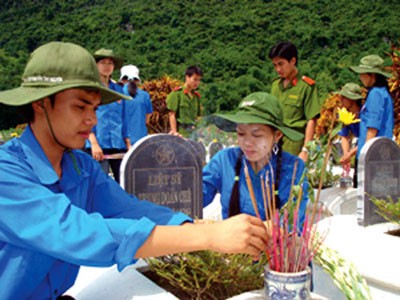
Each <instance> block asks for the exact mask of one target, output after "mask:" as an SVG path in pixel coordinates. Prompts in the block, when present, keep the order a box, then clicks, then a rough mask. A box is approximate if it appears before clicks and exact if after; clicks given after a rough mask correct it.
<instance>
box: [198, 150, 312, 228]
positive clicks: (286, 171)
mask: <svg viewBox="0 0 400 300" xmlns="http://www.w3.org/2000/svg"><path fill="white" fill-rule="evenodd" d="M238 155H239V148H238V147H236V148H225V149H223V150H221V151H219V152H218V153H217V154H215V156H214V157H213V158H212V159H211V160H210V162H209V163H208V164H207V165H206V166H205V167H204V168H203V206H207V205H208V204H210V203H211V202H212V201H213V199H214V197H215V194H216V193H220V194H221V205H222V217H223V219H226V218H227V217H228V215H229V201H230V197H231V193H232V188H233V184H234V178H235V166H236V162H237V159H238ZM296 160H297V161H298V166H297V172H296V176H295V184H297V183H298V182H299V181H300V178H301V176H302V174H303V171H304V168H305V165H304V162H303V161H302V160H301V159H299V158H298V157H296V156H293V155H291V154H289V153H287V152H283V153H282V164H281V167H282V169H281V175H280V182H279V189H278V192H279V196H280V200H281V203H280V207H282V206H283V205H284V204H285V203H287V201H288V199H289V194H290V188H291V182H292V176H293V171H294V162H295V161H296ZM246 163H247V165H248V169H249V174H250V178H251V181H252V184H253V189H254V194H255V197H256V199H257V208H258V211H259V212H260V215H261V217H262V218H263V219H265V210H264V201H263V195H262V188H261V182H260V176H262V177H263V178H265V176H266V172H267V171H269V173H270V174H271V168H270V166H269V164H267V165H266V166H265V167H264V168H263V169H262V170H261V171H260V172H259V173H258V174H255V173H254V171H253V169H252V168H251V167H250V163H249V162H248V161H246ZM276 163H277V156H276V155H274V156H272V158H271V165H272V167H273V169H274V170H273V172H274V174H276ZM307 186H308V183H307V181H306V180H305V187H306V189H305V190H304V192H303V198H302V201H301V203H300V208H299V220H300V224H302V223H303V221H304V218H305V211H306V206H307V202H308V193H307ZM239 194H240V203H239V204H240V211H241V212H242V213H246V214H249V215H253V216H255V211H254V208H253V205H252V202H251V198H250V193H249V190H248V188H247V184H246V178H245V172H244V162H243V163H242V169H241V172H240V177H239Z"/></svg>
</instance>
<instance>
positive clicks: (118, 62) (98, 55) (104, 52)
mask: <svg viewBox="0 0 400 300" xmlns="http://www.w3.org/2000/svg"><path fill="white" fill-rule="evenodd" d="M93 56H94V59H95V60H96V62H98V61H99V60H102V59H103V58H111V59H112V60H113V61H114V69H115V70H119V69H121V67H122V65H123V63H124V59H123V58H122V57H120V56H117V55H116V54H114V51H112V50H111V49H104V48H101V49H99V50H97V51H96V52H95V53H94V55H93Z"/></svg>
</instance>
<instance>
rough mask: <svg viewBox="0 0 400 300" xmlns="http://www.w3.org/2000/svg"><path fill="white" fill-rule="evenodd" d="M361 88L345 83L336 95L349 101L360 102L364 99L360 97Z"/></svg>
mask: <svg viewBox="0 0 400 300" xmlns="http://www.w3.org/2000/svg"><path fill="white" fill-rule="evenodd" d="M361 92H362V91H361V87H360V86H359V85H358V84H356V83H352V82H350V83H346V84H345V85H344V86H343V87H342V89H341V90H340V91H339V92H337V94H339V95H341V96H343V97H346V98H347V99H350V100H360V99H363V98H364V97H363V96H362V95H361Z"/></svg>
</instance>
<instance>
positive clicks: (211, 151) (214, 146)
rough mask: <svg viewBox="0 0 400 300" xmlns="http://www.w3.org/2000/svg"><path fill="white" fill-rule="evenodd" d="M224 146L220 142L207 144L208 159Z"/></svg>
mask: <svg viewBox="0 0 400 300" xmlns="http://www.w3.org/2000/svg"><path fill="white" fill-rule="evenodd" d="M224 148H225V146H224V144H222V143H221V142H211V143H210V144H208V157H209V159H208V160H210V159H211V158H213V156H214V155H215V154H216V153H217V152H218V151H220V150H222V149H224Z"/></svg>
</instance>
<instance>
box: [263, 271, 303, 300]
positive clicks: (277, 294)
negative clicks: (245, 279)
mask: <svg viewBox="0 0 400 300" xmlns="http://www.w3.org/2000/svg"><path fill="white" fill-rule="evenodd" d="M310 282H311V270H310V268H309V267H307V269H306V270H305V271H302V272H298V273H281V272H275V271H272V270H270V268H269V266H268V265H267V266H265V268H264V292H265V295H266V296H267V299H270V300H309V299H311V297H310Z"/></svg>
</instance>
